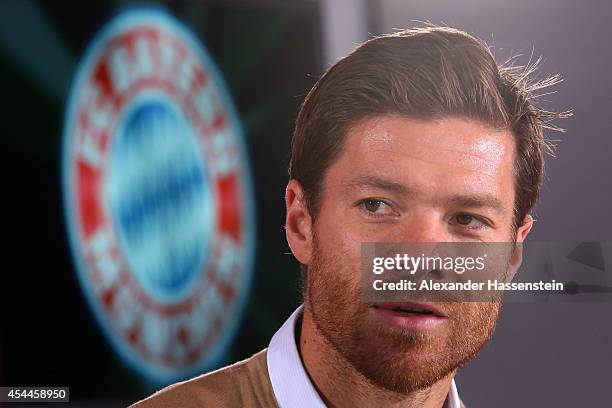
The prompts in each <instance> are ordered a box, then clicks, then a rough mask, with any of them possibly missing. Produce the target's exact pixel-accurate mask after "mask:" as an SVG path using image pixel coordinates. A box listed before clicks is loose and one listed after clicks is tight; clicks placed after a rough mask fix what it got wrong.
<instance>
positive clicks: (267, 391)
mask: <svg viewBox="0 0 612 408" xmlns="http://www.w3.org/2000/svg"><path fill="white" fill-rule="evenodd" d="M529 73H530V71H529V70H526V71H523V72H519V70H518V69H516V68H512V67H500V66H499V65H498V64H497V63H496V62H495V60H494V58H493V57H492V55H491V53H490V51H489V50H488V48H487V47H486V46H485V45H484V44H483V43H482V42H481V41H479V40H478V39H476V38H474V37H472V36H470V35H468V34H466V33H464V32H461V31H458V30H454V29H450V28H445V27H427V28H422V29H415V30H407V31H403V32H398V33H396V34H393V35H388V36H382V37H378V38H375V39H372V40H370V41H368V42H366V43H364V44H362V45H361V46H360V47H358V48H357V49H356V50H355V51H353V52H352V53H351V54H350V55H348V56H347V57H345V58H344V59H342V60H340V61H339V62H338V63H336V64H335V65H334V66H333V67H331V68H330V69H329V70H328V71H327V72H326V73H325V74H324V75H323V77H322V78H321V79H320V80H319V81H318V82H317V84H316V85H315V86H314V87H313V89H312V90H311V91H310V93H309V94H308V96H307V98H306V100H305V101H304V104H303V105H302V107H301V109H300V112H299V115H298V118H297V122H296V129H295V133H294V136H293V146H292V156H291V162H290V167H289V175H290V180H289V183H288V185H287V189H286V196H285V201H286V205H287V214H286V224H285V228H286V233H287V241H288V243H289V246H290V247H291V251H292V252H293V254H294V256H295V257H296V258H297V260H298V261H299V262H300V264H301V265H302V277H303V280H304V287H305V290H304V292H305V293H304V305H303V307H302V308H300V309H298V310H297V311H296V312H295V313H293V315H292V316H291V317H290V318H289V320H288V321H287V322H286V323H285V324H284V325H283V326H282V327H281V328H280V330H279V331H278V332H277V333H276V334H275V335H274V337H273V338H272V340H271V342H270V345H269V347H268V348H267V349H264V350H262V351H261V352H259V353H257V354H255V355H254V356H252V357H251V358H249V359H247V360H244V361H242V362H239V363H236V364H234V365H231V366H229V367H225V368H223V369H220V370H218V371H215V372H213V373H209V374H206V375H203V376H200V377H197V378H195V379H192V380H190V381H186V382H183V383H180V384H177V385H174V386H171V387H168V388H166V389H165V390H162V391H161V392H159V393H157V394H155V395H154V396H152V397H151V398H149V399H147V400H144V401H142V402H140V403H139V404H136V406H138V407H171V406H181V407H204V406H215V407H217V406H228V407H229V406H231V407H233V406H247V407H277V406H280V407H283V408H286V407H324V406H327V407H427V408H434V407H435V408H440V407H446V408H459V407H460V406H461V407H462V406H463V404H462V402H461V401H460V399H459V396H458V391H457V388H456V386H455V383H454V380H453V378H454V375H455V373H456V372H457V369H458V368H459V367H460V366H462V365H463V364H465V363H466V362H467V361H469V360H470V359H471V358H472V357H474V356H475V355H476V354H477V353H478V352H479V350H480V349H481V348H482V347H483V345H484V344H485V343H486V341H487V340H488V339H489V338H490V337H491V335H492V333H493V330H494V328H495V324H496V321H497V317H498V313H499V308H500V304H499V302H454V303H453V302H429V303H422V304H418V305H417V306H419V308H422V309H425V310H426V311H427V314H419V313H416V312H415V311H414V310H395V309H393V308H389V307H386V306H385V304H384V303H372V302H365V301H363V300H362V299H361V298H360V268H361V263H360V262H361V243H362V242H464V241H466V242H519V243H520V242H522V241H523V240H524V239H525V237H526V236H527V235H528V234H529V231H530V230H531V228H532V225H533V219H532V217H531V216H530V211H531V210H532V208H533V207H534V205H535V203H536V201H537V199H538V196H539V191H540V184H541V181H542V174H543V154H544V152H545V151H546V150H547V149H549V145H548V144H547V142H546V141H545V139H544V137H543V128H546V127H548V128H550V127H552V125H550V123H549V119H551V118H552V116H554V115H553V114H551V113H549V112H545V111H543V110H540V109H539V108H537V107H536V106H535V105H534V104H533V100H532V98H533V92H534V91H535V90H536V89H539V88H541V87H543V86H548V85H551V84H553V83H554V82H556V79H555V78H553V79H549V80H547V81H545V82H543V83H540V84H534V83H530V82H529V80H528V74H529Z"/></svg>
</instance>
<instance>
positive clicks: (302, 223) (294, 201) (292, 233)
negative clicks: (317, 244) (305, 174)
mask: <svg viewBox="0 0 612 408" xmlns="http://www.w3.org/2000/svg"><path fill="white" fill-rule="evenodd" d="M285 205H286V206H287V215H286V217H285V232H286V234H287V243H288V244H289V248H291V252H293V255H294V256H295V258H296V259H297V260H298V262H300V263H301V264H304V265H308V264H309V263H310V258H311V256H312V218H311V216H310V212H309V211H308V207H307V205H306V200H305V198H304V190H303V189H302V185H301V184H300V183H299V181H297V180H289V183H288V184H287V189H286V190H285Z"/></svg>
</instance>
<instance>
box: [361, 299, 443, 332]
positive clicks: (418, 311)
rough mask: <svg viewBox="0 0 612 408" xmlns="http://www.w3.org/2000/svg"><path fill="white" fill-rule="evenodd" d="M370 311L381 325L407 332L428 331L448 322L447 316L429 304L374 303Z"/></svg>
mask: <svg viewBox="0 0 612 408" xmlns="http://www.w3.org/2000/svg"><path fill="white" fill-rule="evenodd" d="M370 310H371V311H372V313H373V315H374V316H375V317H376V319H377V320H379V321H380V322H381V323H382V324H384V325H388V326H391V327H395V328H400V329H402V330H409V331H418V332H426V331H430V330H433V329H434V328H436V327H439V326H441V325H444V324H445V322H447V321H448V318H447V315H446V314H445V313H444V312H443V311H442V310H440V309H439V308H438V307H436V306H435V305H433V304H431V303H420V302H419V303H416V302H385V303H374V304H372V305H371V308H370Z"/></svg>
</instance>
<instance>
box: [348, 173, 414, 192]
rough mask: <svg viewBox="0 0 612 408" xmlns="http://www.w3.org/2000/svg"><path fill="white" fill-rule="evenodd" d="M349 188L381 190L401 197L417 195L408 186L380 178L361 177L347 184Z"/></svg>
mask: <svg viewBox="0 0 612 408" xmlns="http://www.w3.org/2000/svg"><path fill="white" fill-rule="evenodd" d="M346 187H347V188H354V187H357V188H364V187H373V188H378V189H380V190H387V191H390V192H393V193H396V194H401V195H415V191H414V190H412V189H411V188H409V187H408V186H406V185H404V184H402V183H398V182H397V181H393V180H389V179H386V178H382V177H378V176H361V177H358V178H356V179H353V180H351V181H349V182H348V183H346Z"/></svg>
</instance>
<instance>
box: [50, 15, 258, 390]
mask: <svg viewBox="0 0 612 408" xmlns="http://www.w3.org/2000/svg"><path fill="white" fill-rule="evenodd" d="M63 139H64V146H63V164H62V165H63V185H64V200H65V210H66V220H67V227H68V234H69V237H70V242H71V249H72V254H73V257H74V259H75V263H76V265H77V268H76V269H77V274H78V276H79V280H80V283H81V287H82V289H83V292H84V293H85V297H86V298H87V300H88V302H89V304H90V307H91V309H92V311H93V314H94V315H95V316H96V318H97V320H98V322H99V324H100V326H101V327H102V330H103V332H104V333H105V334H106V335H107V337H108V339H109V341H110V343H111V344H112V345H113V346H114V348H115V349H116V350H117V352H118V353H119V354H120V355H121V356H122V357H123V358H124V359H125V360H126V361H127V362H128V363H129V364H130V365H131V366H133V367H134V368H136V369H137V370H138V371H139V372H140V373H141V374H143V375H144V376H145V377H147V378H149V379H151V380H153V381H156V382H168V381H173V380H175V379H177V378H181V377H186V376H189V375H191V374H193V373H196V372H198V371H202V370H204V369H206V368H210V367H212V366H213V365H214V364H217V363H218V362H219V358H220V357H221V356H222V355H223V353H224V351H225V350H226V348H227V346H228V344H229V342H230V341H231V339H232V337H233V335H234V334H235V331H236V328H237V325H238V323H239V319H240V316H241V313H242V309H243V306H244V301H245V298H246V296H247V293H248V291H249V286H250V281H251V274H252V267H253V255H254V238H255V220H254V199H253V193H252V183H251V175H250V170H249V164H248V163H249V162H248V157H247V152H246V147H245V143H244V137H243V133H242V130H241V126H240V123H239V121H238V118H237V114H236V112H235V109H234V107H233V104H232V101H231V99H230V97H229V94H228V92H227V90H226V88H225V85H224V82H223V80H222V78H221V76H220V74H219V73H218V72H217V69H216V68H215V65H214V63H213V61H212V59H211V58H210V56H209V55H208V53H207V52H206V50H205V49H204V48H203V47H202V45H200V43H199V42H198V41H197V39H196V38H195V37H194V35H193V34H191V33H190V32H189V31H188V30H187V29H185V28H184V27H183V26H182V25H181V24H180V23H179V22H178V21H176V20H175V19H174V18H173V17H171V16H170V15H169V14H167V13H165V12H164V11H161V10H156V9H132V10H129V11H127V12H124V13H122V14H120V15H118V16H117V17H115V18H114V19H112V20H111V21H110V22H109V23H108V24H107V25H106V27H105V28H104V29H103V30H102V32H101V33H100V34H99V35H98V36H97V37H96V38H95V40H94V41H93V43H92V44H91V46H90V47H89V49H88V50H87V52H86V56H85V58H84V59H83V60H82V62H81V64H80V66H79V68H78V71H77V74H76V78H75V80H74V83H73V85H72V89H71V92H70V97H69V104H68V110H67V113H66V122H65V129H64V137H63Z"/></svg>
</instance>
